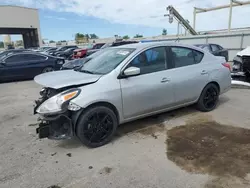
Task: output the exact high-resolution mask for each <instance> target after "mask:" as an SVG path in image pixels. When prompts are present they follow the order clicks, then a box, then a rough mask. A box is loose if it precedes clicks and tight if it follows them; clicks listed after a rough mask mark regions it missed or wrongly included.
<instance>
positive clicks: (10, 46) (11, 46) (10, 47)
mask: <svg viewBox="0 0 250 188" xmlns="http://www.w3.org/2000/svg"><path fill="white" fill-rule="evenodd" d="M7 49H8V50H11V49H15V48H14V46H13V45H12V44H8V45H7Z"/></svg>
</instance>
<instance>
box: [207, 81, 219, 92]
mask: <svg viewBox="0 0 250 188" xmlns="http://www.w3.org/2000/svg"><path fill="white" fill-rule="evenodd" d="M208 84H214V85H216V87H217V88H218V90H219V93H220V85H219V83H218V82H216V81H211V82H209V83H208ZM208 84H207V85H208ZM207 85H206V86H205V87H207ZM205 87H204V88H205Z"/></svg>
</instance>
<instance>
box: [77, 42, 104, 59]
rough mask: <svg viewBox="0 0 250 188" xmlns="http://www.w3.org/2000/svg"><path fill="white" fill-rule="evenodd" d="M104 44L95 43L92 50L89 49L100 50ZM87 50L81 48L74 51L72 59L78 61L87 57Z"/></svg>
mask: <svg viewBox="0 0 250 188" xmlns="http://www.w3.org/2000/svg"><path fill="white" fill-rule="evenodd" d="M104 44H105V43H97V44H95V45H94V46H93V48H91V50H93V49H100V48H101V47H102V46H103V45H104ZM87 51H88V49H87V48H82V49H77V50H74V53H73V59H78V58H83V57H85V56H86V55H87Z"/></svg>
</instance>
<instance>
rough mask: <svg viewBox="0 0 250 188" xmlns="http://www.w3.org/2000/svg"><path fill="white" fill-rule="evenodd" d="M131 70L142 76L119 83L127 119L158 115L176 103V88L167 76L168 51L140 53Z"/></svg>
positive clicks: (155, 50)
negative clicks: (136, 68) (155, 113)
mask: <svg viewBox="0 0 250 188" xmlns="http://www.w3.org/2000/svg"><path fill="white" fill-rule="evenodd" d="M128 67H138V68H140V71H141V73H140V75H138V76H133V77H128V78H123V79H120V85H121V91H122V99H123V116H124V118H125V119H130V118H133V117H137V116H141V115H145V114H149V113H152V112H155V111H159V110H162V109H165V108H168V107H169V106H171V105H172V104H173V103H174V92H173V85H172V82H170V80H169V79H168V76H169V75H168V74H167V72H166V69H167V59H166V48H165V47H156V48H151V49H148V50H146V51H144V52H142V53H140V54H139V55H138V56H136V57H135V58H134V59H133V60H132V61H131V62H130V63H129V65H128V66H127V67H126V68H128Z"/></svg>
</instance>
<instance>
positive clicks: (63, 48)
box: [49, 45, 77, 55]
mask: <svg viewBox="0 0 250 188" xmlns="http://www.w3.org/2000/svg"><path fill="white" fill-rule="evenodd" d="M69 48H77V46H76V45H69V46H62V47H59V48H57V49H56V50H51V51H50V52H49V55H55V54H56V53H57V52H60V51H65V50H67V49H69Z"/></svg>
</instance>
